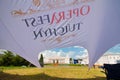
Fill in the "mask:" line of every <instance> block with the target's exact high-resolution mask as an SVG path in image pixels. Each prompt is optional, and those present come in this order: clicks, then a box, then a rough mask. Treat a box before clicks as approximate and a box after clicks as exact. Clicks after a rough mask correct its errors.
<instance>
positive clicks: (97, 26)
mask: <svg viewBox="0 0 120 80" xmlns="http://www.w3.org/2000/svg"><path fill="white" fill-rule="evenodd" d="M119 4H120V0H7V1H6V0H0V48H1V49H6V50H10V51H13V52H15V53H17V54H18V55H20V56H22V57H23V58H25V59H26V60H28V61H30V62H31V63H33V64H34V65H35V66H37V67H39V63H38V54H39V52H41V51H43V50H48V49H52V48H61V47H68V46H75V45H77V46H79V45H80V46H83V47H85V48H86V49H87V50H88V54H89V66H90V67H91V66H92V65H93V64H94V63H95V62H96V61H97V60H98V59H99V58H100V57H101V56H102V55H103V54H104V53H105V52H106V51H107V50H108V49H109V48H111V47H113V46H114V45H116V44H118V43H120V36H119V34H120V31H119V30H120V9H119V7H120V5H119Z"/></svg>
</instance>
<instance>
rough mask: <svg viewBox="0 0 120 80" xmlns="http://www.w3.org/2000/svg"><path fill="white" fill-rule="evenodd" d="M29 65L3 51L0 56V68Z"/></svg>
mask: <svg viewBox="0 0 120 80" xmlns="http://www.w3.org/2000/svg"><path fill="white" fill-rule="evenodd" d="M29 64H30V63H29V62H28V61H26V60H25V59H23V58H22V57H20V56H18V55H16V54H13V53H12V52H11V51H4V54H1V55H0V66H23V65H25V66H28V65H29Z"/></svg>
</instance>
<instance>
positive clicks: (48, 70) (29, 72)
mask: <svg viewBox="0 0 120 80" xmlns="http://www.w3.org/2000/svg"><path fill="white" fill-rule="evenodd" d="M0 68H3V72H0V80H106V77H105V74H104V73H102V72H101V71H102V70H101V69H98V68H95V69H94V68H92V69H91V70H90V71H88V67H85V66H45V67H44V68H35V67H30V68H23V67H0Z"/></svg>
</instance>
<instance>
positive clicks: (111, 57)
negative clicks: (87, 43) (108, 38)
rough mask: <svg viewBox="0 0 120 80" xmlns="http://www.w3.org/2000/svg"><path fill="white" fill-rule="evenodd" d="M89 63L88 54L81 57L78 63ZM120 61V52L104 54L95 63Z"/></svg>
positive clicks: (115, 62)
mask: <svg viewBox="0 0 120 80" xmlns="http://www.w3.org/2000/svg"><path fill="white" fill-rule="evenodd" d="M88 63H89V61H88V56H85V57H83V58H82V61H81V62H80V64H84V65H87V64H88ZM117 63H120V54H104V55H103V56H102V57H101V58H100V59H99V60H98V61H97V62H96V63H95V65H103V64H117Z"/></svg>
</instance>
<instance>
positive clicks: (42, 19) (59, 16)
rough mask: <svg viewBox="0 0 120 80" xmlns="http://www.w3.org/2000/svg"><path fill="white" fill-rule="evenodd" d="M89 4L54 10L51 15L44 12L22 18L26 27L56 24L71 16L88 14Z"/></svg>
mask: <svg viewBox="0 0 120 80" xmlns="http://www.w3.org/2000/svg"><path fill="white" fill-rule="evenodd" d="M89 12H90V6H89V5H82V6H81V7H79V8H74V9H70V10H67V11H60V12H54V13H53V14H52V15H50V14H44V15H40V16H37V17H30V18H25V19H22V21H24V23H25V24H26V26H27V27H37V26H39V25H42V24H57V23H60V22H61V21H64V20H69V19H71V18H73V17H79V16H85V15H87V14H89Z"/></svg>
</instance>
